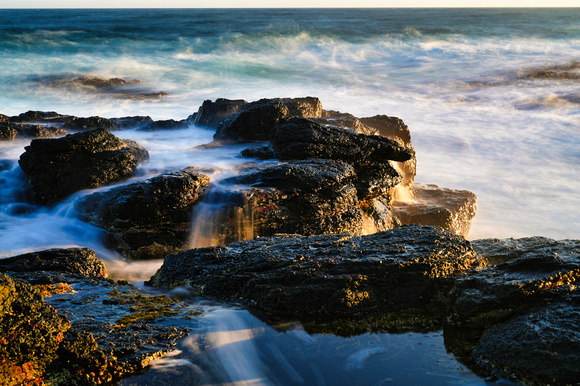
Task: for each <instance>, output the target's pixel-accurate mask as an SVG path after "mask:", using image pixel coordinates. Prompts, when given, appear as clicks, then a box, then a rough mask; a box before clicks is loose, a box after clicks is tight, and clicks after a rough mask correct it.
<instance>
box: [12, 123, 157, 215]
mask: <svg viewBox="0 0 580 386" xmlns="http://www.w3.org/2000/svg"><path fill="white" fill-rule="evenodd" d="M25 150H26V151H25V153H23V154H22V155H21V156H20V161H19V164H20V167H21V168H22V171H23V172H24V174H25V175H26V177H27V178H28V180H29V183H30V187H31V189H32V192H33V194H34V198H35V199H36V201H37V202H38V203H40V204H43V205H52V204H55V203H57V202H58V201H60V200H62V199H64V198H66V197H67V196H69V195H71V194H73V193H75V192H77V191H79V190H82V189H90V188H96V187H99V186H103V185H108V184H111V183H114V182H118V181H121V180H123V179H126V178H128V177H130V176H132V175H133V174H134V173H135V170H136V168H137V165H138V164H139V163H141V162H143V161H145V160H146V159H148V158H149V153H148V152H147V150H145V149H144V148H143V147H141V146H139V145H138V144H137V143H136V142H134V141H129V140H123V139H119V138H117V137H115V136H114V135H113V134H111V133H109V132H108V131H107V130H105V129H97V130H92V131H87V132H81V133H77V134H70V135H67V136H65V137H63V138H59V139H37V140H33V141H32V142H31V143H30V145H29V146H27V147H26V148H25Z"/></svg>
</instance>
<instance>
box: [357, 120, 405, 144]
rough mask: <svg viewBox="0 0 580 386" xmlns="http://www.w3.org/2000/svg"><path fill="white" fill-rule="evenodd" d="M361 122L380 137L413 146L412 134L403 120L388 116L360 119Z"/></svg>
mask: <svg viewBox="0 0 580 386" xmlns="http://www.w3.org/2000/svg"><path fill="white" fill-rule="evenodd" d="M360 122H361V123H362V124H363V125H365V126H367V127H370V128H371V129H374V130H376V131H377V132H378V134H379V135H382V136H384V137H387V138H392V139H399V140H401V141H402V142H403V144H405V145H410V144H411V132H410V131H409V127H408V126H407V125H406V124H405V122H403V120H402V119H400V118H397V117H389V116H387V115H375V116H374V117H368V118H360Z"/></svg>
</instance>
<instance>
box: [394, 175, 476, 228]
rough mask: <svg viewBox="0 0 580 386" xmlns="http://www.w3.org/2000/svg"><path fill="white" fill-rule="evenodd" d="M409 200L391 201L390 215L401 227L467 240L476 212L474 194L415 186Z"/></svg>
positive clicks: (435, 187)
mask: <svg viewBox="0 0 580 386" xmlns="http://www.w3.org/2000/svg"><path fill="white" fill-rule="evenodd" d="M412 197H413V198H412V199H401V198H399V199H395V201H393V212H394V214H395V215H396V216H397V218H398V219H399V221H401V223H402V224H421V225H433V226H439V227H442V228H445V229H447V230H449V231H451V232H453V233H455V234H458V235H462V236H467V234H468V233H469V229H470V228H471V221H472V220H473V217H474V216H475V211H476V210H477V197H476V196H475V194H473V193H472V192H470V191H467V190H454V189H446V188H440V187H438V186H437V185H433V184H415V185H414V186H413V188H412Z"/></svg>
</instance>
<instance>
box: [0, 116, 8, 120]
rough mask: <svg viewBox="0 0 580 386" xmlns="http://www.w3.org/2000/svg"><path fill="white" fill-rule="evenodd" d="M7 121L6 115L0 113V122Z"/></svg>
mask: <svg viewBox="0 0 580 386" xmlns="http://www.w3.org/2000/svg"><path fill="white" fill-rule="evenodd" d="M6 121H8V116H6V115H4V114H0V122H6Z"/></svg>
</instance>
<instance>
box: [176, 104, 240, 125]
mask: <svg viewBox="0 0 580 386" xmlns="http://www.w3.org/2000/svg"><path fill="white" fill-rule="evenodd" d="M247 103H248V102H246V101H245V100H242V99H225V98H218V99H216V100H215V102H212V101H211V100H205V101H203V104H202V105H201V106H200V107H199V109H198V110H197V113H194V114H192V115H190V116H189V117H188V118H187V119H186V122H187V123H189V124H190V125H196V126H201V127H209V128H212V129H216V128H217V127H218V126H219V124H220V123H221V122H223V121H224V120H225V119H226V118H229V117H231V116H232V115H233V114H236V113H237V112H239V111H240V110H241V108H242V107H243V106H244V105H246V104H247Z"/></svg>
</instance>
